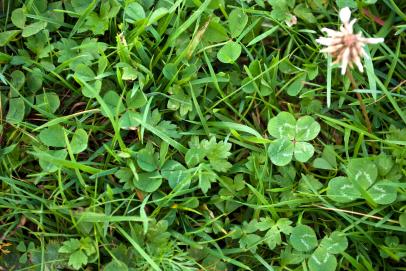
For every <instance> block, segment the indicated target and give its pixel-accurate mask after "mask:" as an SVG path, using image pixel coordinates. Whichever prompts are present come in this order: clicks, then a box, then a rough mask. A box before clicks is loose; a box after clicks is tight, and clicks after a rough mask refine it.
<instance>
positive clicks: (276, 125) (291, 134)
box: [268, 112, 296, 140]
mask: <svg viewBox="0 0 406 271" xmlns="http://www.w3.org/2000/svg"><path fill="white" fill-rule="evenodd" d="M268 132H269V134H270V135H271V136H273V137H275V138H283V137H286V138H288V139H290V140H293V139H294V138H295V133H296V119H295V117H294V116H293V115H292V114H290V113H289V112H280V113H279V114H278V115H277V116H276V117H273V118H272V119H271V120H270V121H269V122H268Z"/></svg>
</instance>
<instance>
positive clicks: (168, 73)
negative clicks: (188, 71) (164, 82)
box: [162, 63, 178, 80]
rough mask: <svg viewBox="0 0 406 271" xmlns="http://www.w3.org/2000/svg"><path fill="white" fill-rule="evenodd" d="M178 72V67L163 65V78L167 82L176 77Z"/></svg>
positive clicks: (173, 64)
mask: <svg viewBox="0 0 406 271" xmlns="http://www.w3.org/2000/svg"><path fill="white" fill-rule="evenodd" d="M177 72H178V67H177V65H176V64H175V63H167V64H165V66H164V68H163V70H162V73H163V75H164V77H165V78H166V79H168V80H172V78H174V77H175V76H176V74H177Z"/></svg>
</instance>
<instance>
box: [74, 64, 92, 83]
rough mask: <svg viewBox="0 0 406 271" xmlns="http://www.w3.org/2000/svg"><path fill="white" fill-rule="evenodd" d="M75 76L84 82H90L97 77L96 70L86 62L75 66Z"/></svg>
mask: <svg viewBox="0 0 406 271" xmlns="http://www.w3.org/2000/svg"><path fill="white" fill-rule="evenodd" d="M74 71H75V76H76V77H77V78H79V79H80V80H82V81H84V82H89V81H92V80H94V79H95V77H96V75H95V73H94V71H93V70H92V69H91V68H90V67H89V66H88V65H86V64H83V63H81V64H79V65H77V66H76V67H75V68H74Z"/></svg>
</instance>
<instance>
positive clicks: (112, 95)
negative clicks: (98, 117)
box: [101, 90, 125, 117]
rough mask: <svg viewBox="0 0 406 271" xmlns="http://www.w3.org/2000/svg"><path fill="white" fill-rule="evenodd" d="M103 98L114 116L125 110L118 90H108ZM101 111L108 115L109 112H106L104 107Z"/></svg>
mask: <svg viewBox="0 0 406 271" xmlns="http://www.w3.org/2000/svg"><path fill="white" fill-rule="evenodd" d="M103 100H104V102H105V103H106V105H107V107H108V108H109V109H110V111H111V113H112V114H113V115H114V116H115V115H117V114H121V113H123V112H124V111H125V107H124V104H123V102H122V100H121V98H120V96H119V95H118V94H117V92H115V91H113V90H109V91H107V93H106V94H104V96H103ZM101 113H102V114H103V116H106V117H107V112H105V109H104V108H101Z"/></svg>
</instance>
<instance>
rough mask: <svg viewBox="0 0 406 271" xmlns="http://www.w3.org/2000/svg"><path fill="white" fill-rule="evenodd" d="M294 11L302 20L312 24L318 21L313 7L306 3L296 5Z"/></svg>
mask: <svg viewBox="0 0 406 271" xmlns="http://www.w3.org/2000/svg"><path fill="white" fill-rule="evenodd" d="M293 13H294V14H295V15H296V16H297V17H299V18H300V19H302V20H305V21H306V22H308V23H310V24H314V23H316V22H317V20H316V17H314V15H313V13H312V11H311V9H309V8H308V7H306V5H305V4H299V5H297V6H296V7H295V9H294V10H293Z"/></svg>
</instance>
